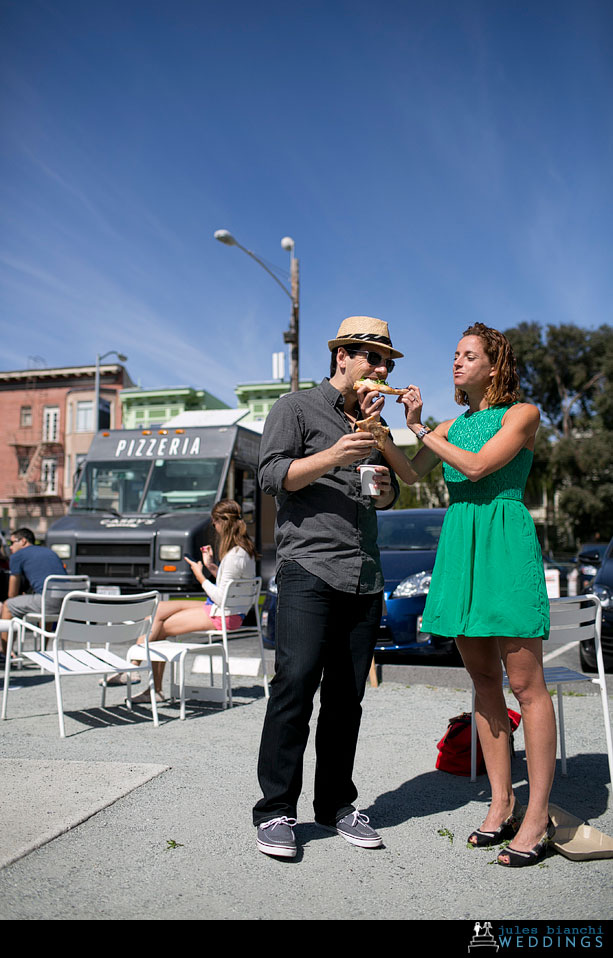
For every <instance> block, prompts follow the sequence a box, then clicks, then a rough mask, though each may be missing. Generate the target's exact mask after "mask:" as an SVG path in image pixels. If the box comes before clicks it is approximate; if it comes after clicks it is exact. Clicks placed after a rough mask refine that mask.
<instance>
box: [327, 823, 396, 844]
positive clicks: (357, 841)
mask: <svg viewBox="0 0 613 958" xmlns="http://www.w3.org/2000/svg"><path fill="white" fill-rule="evenodd" d="M317 824H318V825H319V827H320V828H323V829H325V831H327V832H332V834H333V835H340V836H341V838H344V839H345V841H346V842H349V844H350V845H357V847H358V848H381V846H382V845H383V839H382V838H381V836H380V835H377V836H376V837H375V838H359V837H357V836H355V835H347V834H346V832H343V831H341V829H340V828H337V827H336V826H335V825H321V824H320V823H319V822H317Z"/></svg>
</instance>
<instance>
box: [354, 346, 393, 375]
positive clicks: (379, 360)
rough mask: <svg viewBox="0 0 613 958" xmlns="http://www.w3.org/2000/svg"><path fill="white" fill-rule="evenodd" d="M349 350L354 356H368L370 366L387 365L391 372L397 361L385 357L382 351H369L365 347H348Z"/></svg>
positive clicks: (367, 360)
mask: <svg viewBox="0 0 613 958" xmlns="http://www.w3.org/2000/svg"><path fill="white" fill-rule="evenodd" d="M347 352H348V353H349V355H350V356H351V357H352V358H353V356H366V362H367V363H368V365H369V366H385V368H386V369H387V371H388V373H391V371H392V370H393V368H394V367H395V365H396V363H395V362H394V360H393V359H384V358H383V356H382V355H381V353H375V352H368V351H367V350H365V349H348V350H347Z"/></svg>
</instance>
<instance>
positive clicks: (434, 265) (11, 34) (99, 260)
mask: <svg viewBox="0 0 613 958" xmlns="http://www.w3.org/2000/svg"><path fill="white" fill-rule="evenodd" d="M0 10H1V11H2V38H3V39H2V40H1V41H0V43H1V49H0V56H1V59H2V61H3V66H2V101H1V103H2V106H1V109H2V127H3V131H4V133H3V141H2V152H1V156H0V208H1V210H2V212H1V213H0V217H1V234H0V284H1V287H2V292H1V295H2V308H1V312H0V323H1V328H0V343H1V345H0V368H3V369H18V368H25V367H27V366H28V365H32V364H41V363H44V364H45V365H47V366H55V365H72V364H81V363H90V362H93V361H94V359H95V355H96V353H97V352H100V353H102V352H105V351H106V350H107V349H117V350H119V351H122V352H125V353H126V354H127V355H128V357H129V360H128V363H127V366H128V369H129V370H130V373H131V375H132V377H133V378H134V380H135V381H137V382H140V383H141V384H142V385H143V386H145V387H153V386H163V385H177V384H190V385H193V386H200V387H202V386H206V388H208V389H209V390H210V391H212V392H213V393H215V394H217V395H219V396H221V397H222V398H223V399H225V400H226V401H227V402H229V403H231V404H234V393H233V386H234V384H235V383H236V382H241V381H250V380H257V379H261V378H264V379H267V378H270V376H271V361H270V356H271V353H272V352H273V351H276V350H280V349H282V348H283V345H282V333H283V330H284V329H286V328H287V325H288V320H289V300H288V299H287V298H286V297H285V296H284V295H283V293H282V292H281V291H280V290H279V289H278V288H277V287H276V286H275V284H274V283H273V282H272V280H271V279H270V277H268V276H267V275H266V274H265V273H264V272H263V271H262V270H261V269H260V268H259V267H258V266H257V265H256V264H255V263H253V262H252V261H250V260H249V259H248V258H247V257H246V256H245V255H244V254H243V253H241V252H240V251H239V250H237V249H234V248H228V247H224V246H222V245H221V244H219V243H217V242H215V240H214V239H213V232H214V230H216V229H218V228H226V229H229V230H231V231H232V232H233V233H234V234H235V235H236V237H237V238H238V239H239V240H240V242H241V243H242V244H243V245H245V246H246V247H248V248H250V249H252V250H254V251H255V252H257V253H258V254H259V255H260V256H261V257H263V258H265V259H266V260H267V261H270V262H272V263H274V264H276V265H278V266H279V267H281V268H287V267H288V266H289V257H288V254H287V253H286V252H285V251H284V250H282V249H281V247H280V240H281V238H282V237H283V236H285V235H288V234H289V235H291V236H293V237H294V239H295V241H296V254H297V256H298V257H299V259H300V263H301V292H302V297H301V373H302V375H303V376H306V377H312V378H314V379H319V378H320V377H321V376H322V375H324V374H325V373H326V370H327V364H328V350H327V345H326V342H327V340H328V339H329V338H331V337H332V336H333V335H334V334H335V332H336V329H337V327H338V325H339V323H340V321H341V319H342V318H343V317H344V316H348V315H351V314H355V313H366V314H370V315H374V316H379V317H381V318H383V319H386V320H387V321H388V322H389V324H390V329H391V332H392V338H393V340H394V344H395V345H396V346H397V347H398V348H400V349H401V350H402V351H403V352H404V353H405V355H406V359H405V360H402V361H401V362H400V364H399V367H398V372H397V373H394V376H393V379H394V381H396V382H397V383H398V384H404V383H406V382H409V381H411V382H417V383H418V384H419V385H421V387H422V391H423V393H424V396H425V408H426V413H427V414H431V415H434V416H436V417H438V418H447V417H449V416H451V415H454V414H455V413H456V412H457V411H459V410H458V407H456V406H454V404H453V398H452V389H451V379H450V367H451V357H452V355H453V351H454V348H455V344H456V342H457V339H458V338H459V335H460V334H461V332H462V330H463V329H464V328H465V327H466V326H467V325H469V324H470V323H472V322H474V321H477V320H478V321H481V322H485V323H487V324H489V325H493V326H497V327H499V328H501V329H504V328H508V327H509V326H512V325H514V324H516V323H518V322H521V321H522V320H529V321H537V322H539V323H541V324H543V325H546V324H548V323H561V322H574V323H578V324H579V325H582V326H598V325H600V324H601V323H610V322H611V302H612V301H613V268H612V263H611V249H612V244H611V238H612V237H611V233H612V225H611V224H612V223H613V209H612V205H613V204H612V195H613V194H612V189H611V187H612V183H611V180H612V173H611V171H612V170H613V162H612V161H613V155H612V154H613V135H612V134H613V122H612V111H611V103H612V102H613V83H612V74H613V49H612V48H613V5H612V4H611V3H610V2H608V0H581V2H579V0H572V2H571V0H550V2H543V0H525V2H524V0H419V2H416V0H405V2H397V0H379V2H376V3H375V2H371V0H351V2H345V0H327V2H319V0H315V2H294V3H292V4H289V3H287V2H276V0H272V2H267V0H260V2H258V3H253V2H245V0H236V2H235V3H233V4H226V5H222V4H220V3H218V2H216V3H212V2H207V0H200V2H199V0H172V2H170V0H101V2H99V3H87V2H83V0H0ZM389 418H390V419H391V421H392V422H393V423H396V424H397V423H399V422H400V419H399V418H398V416H397V415H396V412H395V413H394V415H393V416H391V417H389Z"/></svg>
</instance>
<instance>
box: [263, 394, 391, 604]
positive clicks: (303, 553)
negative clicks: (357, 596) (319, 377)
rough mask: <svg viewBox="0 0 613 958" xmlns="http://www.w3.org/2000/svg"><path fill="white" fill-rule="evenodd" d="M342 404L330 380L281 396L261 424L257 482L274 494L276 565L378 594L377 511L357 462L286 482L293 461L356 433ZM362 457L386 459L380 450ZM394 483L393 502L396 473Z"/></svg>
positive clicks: (350, 589) (380, 581) (342, 588)
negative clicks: (292, 485)
mask: <svg viewBox="0 0 613 958" xmlns="http://www.w3.org/2000/svg"><path fill="white" fill-rule="evenodd" d="M344 406H345V404H344V399H343V397H342V395H341V393H340V392H339V391H338V390H337V389H335V388H334V386H332V385H331V384H330V381H329V380H328V379H324V380H323V381H322V383H321V384H320V385H319V386H316V387H315V388H314V389H304V390H300V392H294V393H289V394H288V395H286V396H282V397H281V399H279V400H278V401H277V402H276V403H275V405H274V406H273V408H272V409H271V411H270V413H269V414H268V417H267V419H266V425H265V426H264V435H263V437H262V445H261V449H260V469H259V478H260V485H261V487H262V489H263V490H264V492H266V493H268V494H269V495H274V496H276V499H277V526H276V542H277V566H279V565H280V564H281V562H283V561H286V560H288V559H292V560H294V561H295V562H298V563H299V564H300V565H301V566H302V567H303V568H304V569H306V570H307V572H310V573H312V574H313V575H316V576H319V578H320V579H323V580H324V582H326V583H327V584H328V585H330V586H332V588H334V589H338V590H339V591H340V592H354V593H357V592H363V593H374V592H381V591H382V590H383V574H382V572H381V563H380V561H379V549H378V546H377V516H376V510H375V507H374V504H373V502H374V500H373V498H372V497H371V496H363V495H362V491H361V484H360V474H359V472H358V470H357V468H356V467H357V465H358V463H352V464H350V465H348V466H336V467H335V468H334V469H331V470H330V472H328V473H326V474H325V475H324V476H321V477H320V478H319V479H316V480H315V481H314V482H311V483H310V484H309V485H308V486H305V488H304V489H300V490H298V492H288V491H287V490H286V489H284V488H283V480H284V479H285V477H286V475H287V471H288V469H289V467H290V465H291V463H292V462H293V460H294V459H304V458H305V457H306V456H312V455H313V454H314V453H316V452H323V450H325V449H329V448H330V446H333V445H334V443H335V442H338V440H339V439H340V438H341V436H343V435H345V434H346V433H350V432H352V431H353V426H352V424H351V423H350V422H349V420H348V419H347V417H346V416H345V412H344ZM360 461H361V462H370V463H375V464H377V465H379V464H385V460H384V459H383V457H382V455H381V453H380V452H379V451H378V450H377V449H373V452H372V453H371V454H370V456H369V457H368V459H364V460H360ZM392 484H393V487H394V490H395V493H396V495H395V497H394V501H395V499H396V498H397V497H398V491H399V490H398V482H397V480H396V476H395V475H394V474H393V473H392ZM390 505H391V503H390ZM388 508H389V506H388Z"/></svg>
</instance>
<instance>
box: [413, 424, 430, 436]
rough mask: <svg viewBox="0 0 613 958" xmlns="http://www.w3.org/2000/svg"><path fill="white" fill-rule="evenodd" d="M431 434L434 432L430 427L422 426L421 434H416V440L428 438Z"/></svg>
mask: <svg viewBox="0 0 613 958" xmlns="http://www.w3.org/2000/svg"><path fill="white" fill-rule="evenodd" d="M429 432H432V430H431V429H430V428H429V427H428V426H422V427H421V429H420V430H419V432H416V433H415V438H416V439H423V438H424V436H427V435H428V433H429Z"/></svg>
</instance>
